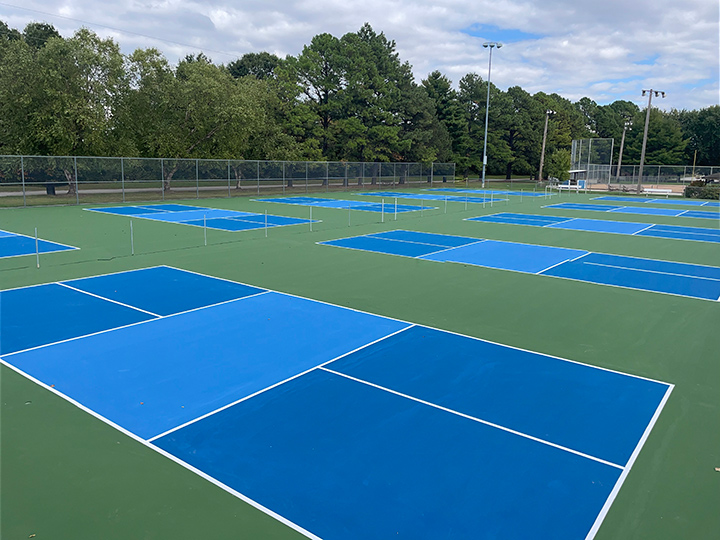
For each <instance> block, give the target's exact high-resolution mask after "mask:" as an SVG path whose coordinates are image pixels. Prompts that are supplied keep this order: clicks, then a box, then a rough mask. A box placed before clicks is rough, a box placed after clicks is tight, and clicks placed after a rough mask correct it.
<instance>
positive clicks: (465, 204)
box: [465, 195, 467, 210]
mask: <svg viewBox="0 0 720 540" xmlns="http://www.w3.org/2000/svg"><path fill="white" fill-rule="evenodd" d="M465 210H467V195H465Z"/></svg>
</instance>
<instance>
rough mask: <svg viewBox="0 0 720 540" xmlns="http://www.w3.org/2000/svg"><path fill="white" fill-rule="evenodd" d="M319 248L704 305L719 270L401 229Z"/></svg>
mask: <svg viewBox="0 0 720 540" xmlns="http://www.w3.org/2000/svg"><path fill="white" fill-rule="evenodd" d="M319 243H320V244H325V245H331V246H336V247H343V248H348V249H357V250H361V251H373V252H377V253H386V254H390V255H400V256H403V257H413V258H418V259H424V260H429V261H438V262H455V263H462V264H468V265H474V266H482V267H486V268H495V269H498V270H511V271H515V272H522V273H526V274H536V275H543V276H552V277H558V278H565V279H571V280H575V281H585V282H589V283H595V284H600V285H611V286H615V287H623V288H628V289H636V290H643V291H651V292H658V293H665V294H673V295H678V296H686V297H690V298H699V299H703V300H712V301H717V300H718V299H720V268H718V267H715V266H701V265H695V264H687V263H677V262H670V261H660V260H655V259H640V258H636V257H624V256H620V255H608V254H602V253H592V252H589V251H584V250H578V249H567V248H559V247H553V246H542V245H535V244H521V243H516V242H502V241H498V240H484V239H481V238H470V237H462V236H448V235H439V234H432V233H423V232H416V231H406V230H394V231H387V232H382V233H375V234H367V235H362V236H354V237H349V238H342V239H338V240H330V241H327V242H319Z"/></svg>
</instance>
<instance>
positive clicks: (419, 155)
mask: <svg viewBox="0 0 720 540" xmlns="http://www.w3.org/2000/svg"><path fill="white" fill-rule="evenodd" d="M487 91H488V84H487V82H486V81H485V80H483V78H482V77H481V76H480V75H478V74H476V73H469V74H467V75H465V76H464V77H462V79H460V81H459V82H458V85H457V89H455V88H453V85H452V82H451V81H450V79H448V77H447V76H445V75H443V74H442V73H441V72H439V71H434V72H432V73H430V74H429V75H428V76H427V78H426V79H424V80H422V81H421V82H420V83H417V82H416V81H415V80H414V77H413V74H412V68H411V66H410V64H409V63H408V62H403V61H402V60H401V59H400V57H399V54H398V53H397V51H396V45H395V42H394V41H392V40H389V39H387V37H386V36H385V35H384V34H383V33H382V32H380V33H377V32H376V31H375V30H373V28H372V27H371V26H370V25H369V24H365V25H363V26H362V27H361V28H360V29H359V30H358V31H357V32H351V33H347V34H345V35H344V36H342V37H340V38H337V37H334V36H332V35H330V34H327V33H324V34H319V35H316V36H315V37H313V38H312V40H311V41H310V43H309V44H308V45H306V46H305V47H303V50H302V52H301V53H300V54H298V55H297V56H287V57H286V58H279V57H277V56H275V55H273V54H270V53H267V52H260V53H248V54H245V55H243V56H242V57H240V58H238V59H237V60H235V61H233V62H230V63H228V64H226V65H218V64H215V63H213V62H212V61H211V59H209V58H208V57H207V56H205V55H204V54H202V53H200V54H197V55H188V56H186V57H185V58H183V59H182V60H180V61H179V62H178V63H177V65H174V66H173V65H171V64H170V63H169V62H168V60H167V59H166V58H165V57H164V56H163V55H162V53H160V52H159V51H158V50H156V49H153V48H149V49H138V50H136V51H135V52H133V53H132V54H130V55H124V54H122V53H121V52H120V48H119V46H118V44H117V43H116V42H115V41H113V40H112V39H102V38H100V37H99V36H97V35H96V34H95V33H94V32H92V31H91V30H88V29H86V28H82V29H80V30H78V31H76V32H75V34H74V35H73V36H72V37H70V38H63V37H61V36H60V34H59V33H58V32H57V30H56V29H55V28H54V27H53V26H52V25H49V24H45V23H30V24H28V25H27V26H26V27H25V29H24V30H23V31H22V32H20V31H19V30H16V29H12V28H10V27H8V25H7V24H5V23H4V22H2V21H0V154H2V155H16V154H23V155H68V156H72V155H77V156H118V155H123V156H138V157H165V158H204V159H213V158H217V159H252V160H260V159H262V160H264V159H269V160H317V161H325V160H332V161H380V162H388V161H398V162H403V161H405V162H433V161H441V162H455V163H456V164H457V169H456V170H457V171H458V173H460V174H477V173H478V171H480V170H481V168H482V159H483V142H484V141H483V137H484V127H485V103H486V97H487V94H486V92H487ZM489 91H490V110H489V121H488V125H489V129H488V140H487V154H488V165H487V172H488V174H490V175H504V176H506V177H507V178H510V177H511V176H513V175H537V172H538V167H539V163H540V152H541V145H542V137H543V127H544V122H545V116H546V111H547V110H552V111H554V113H553V114H552V115H551V116H550V119H549V125H548V133H547V144H546V158H545V166H544V168H543V170H544V172H545V173H546V175H550V176H558V177H560V176H562V175H563V173H566V171H567V170H568V169H569V166H570V153H569V148H570V143H571V141H572V139H579V138H590V137H613V138H615V141H616V143H615V156H614V159H613V162H617V152H618V147H619V141H620V138H621V135H622V132H623V127H624V125H625V123H626V122H632V126H633V127H632V128H631V130H629V131H627V134H626V140H625V149H624V152H623V163H625V164H633V163H638V162H639V159H640V150H641V148H640V147H641V143H642V131H643V129H642V128H643V125H644V119H645V112H644V111H641V110H640V109H639V107H638V106H637V105H635V104H634V103H632V102H629V101H615V102H614V103H611V104H609V105H598V104H597V103H595V102H594V101H592V100H590V99H589V98H582V99H581V100H579V101H578V102H575V103H573V102H571V101H569V100H568V99H566V98H563V97H562V96H560V95H558V94H555V93H553V94H546V93H543V92H538V93H536V94H533V95H531V94H530V93H528V92H527V91H525V90H523V89H522V88H521V87H519V86H513V87H511V88H508V90H507V91H502V90H500V89H499V88H497V87H496V86H495V85H493V84H491V85H490V88H489ZM719 133H720V106H712V107H708V108H705V109H701V110H692V111H686V110H682V111H677V110H672V111H670V112H664V111H660V110H658V109H653V110H652V111H651V119H650V131H649V137H648V146H647V152H646V163H648V164H659V165H662V164H673V165H674V164H680V165H682V164H692V163H693V159H696V162H697V164H698V165H718V164H720V140H719V139H720V135H719Z"/></svg>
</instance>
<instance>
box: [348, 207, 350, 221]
mask: <svg viewBox="0 0 720 540" xmlns="http://www.w3.org/2000/svg"><path fill="white" fill-rule="evenodd" d="M349 226H350V203H348V227H349Z"/></svg>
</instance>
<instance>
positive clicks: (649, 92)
mask: <svg viewBox="0 0 720 540" xmlns="http://www.w3.org/2000/svg"><path fill="white" fill-rule="evenodd" d="M645 94H647V95H648V106H647V113H646V114H645V131H644V132H643V144H642V152H640V174H639V176H638V183H637V192H638V193H640V191H641V190H642V175H643V166H644V165H645V145H646V144H647V132H648V125H649V124H650V105H651V104H652V97H653V94H655V97H658V96H662V97H665V92H661V91H660V90H653V89H652V88H651V89H650V90H643V91H642V95H643V96H644V95H645Z"/></svg>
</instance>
